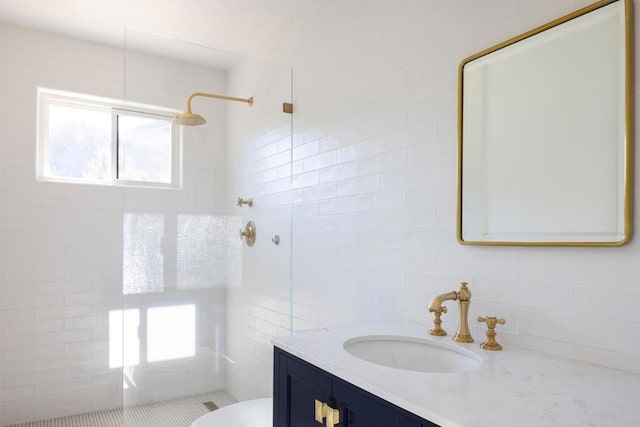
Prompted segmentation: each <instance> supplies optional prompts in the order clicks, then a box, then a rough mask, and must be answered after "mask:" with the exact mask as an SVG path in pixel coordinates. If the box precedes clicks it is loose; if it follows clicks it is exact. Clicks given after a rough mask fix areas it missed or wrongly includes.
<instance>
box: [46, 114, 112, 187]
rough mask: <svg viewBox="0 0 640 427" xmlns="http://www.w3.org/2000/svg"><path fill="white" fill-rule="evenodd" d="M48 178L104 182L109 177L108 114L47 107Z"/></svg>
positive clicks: (109, 122)
mask: <svg viewBox="0 0 640 427" xmlns="http://www.w3.org/2000/svg"><path fill="white" fill-rule="evenodd" d="M48 115H49V145H48V147H47V150H48V152H47V154H48V155H47V164H46V165H45V167H46V170H47V175H48V176H51V177H56V178H81V179H84V180H91V181H106V180H109V179H110V174H111V112H110V111H100V110H92V109H87V108H76V107H70V106H66V105H55V104H52V105H49V111H48Z"/></svg>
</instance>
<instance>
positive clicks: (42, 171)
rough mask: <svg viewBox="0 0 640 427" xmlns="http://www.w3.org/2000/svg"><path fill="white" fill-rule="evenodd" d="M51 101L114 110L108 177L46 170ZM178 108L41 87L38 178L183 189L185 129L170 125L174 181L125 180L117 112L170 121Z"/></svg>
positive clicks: (119, 185)
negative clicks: (54, 173) (68, 175)
mask: <svg viewBox="0 0 640 427" xmlns="http://www.w3.org/2000/svg"><path fill="white" fill-rule="evenodd" d="M49 105H67V106H72V107H82V108H86V109H94V110H98V111H104V112H109V113H110V114H111V126H112V128H111V171H110V177H109V179H107V180H104V181H100V180H91V179H81V178H62V177H53V176H50V174H49V171H47V170H46V168H47V165H48V164H49V162H48V150H49V117H48V111H49V108H48V107H49ZM177 113H179V111H177V110H173V109H169V108H163V107H156V106H151V105H145V104H132V103H127V104H126V106H125V105H124V104H123V102H122V101H118V100H115V99H109V98H101V97H96V96H91V95H85V94H78V93H72V92H64V91H58V90H52V89H44V88H38V126H37V127H38V134H37V138H36V140H37V155H36V163H37V164H36V174H37V180H38V181H43V182H59V183H60V182H61V183H71V184H90V185H103V186H116V187H144V188H158V189H173V190H179V189H182V158H183V156H182V131H181V127H180V126H176V125H173V124H172V125H171V182H170V183H162V182H151V181H136V180H125V179H120V178H118V116H120V115H129V116H138V117H146V118H153V119H158V120H166V121H168V122H171V120H172V119H173V117H174V116H175V114H177Z"/></svg>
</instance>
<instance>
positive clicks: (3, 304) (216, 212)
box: [0, 23, 239, 425]
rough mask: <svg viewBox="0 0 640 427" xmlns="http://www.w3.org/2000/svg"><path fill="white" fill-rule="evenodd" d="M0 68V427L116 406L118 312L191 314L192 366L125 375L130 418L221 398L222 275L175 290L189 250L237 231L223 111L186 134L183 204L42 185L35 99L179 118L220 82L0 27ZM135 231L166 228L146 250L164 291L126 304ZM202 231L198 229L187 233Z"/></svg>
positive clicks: (178, 195)
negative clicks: (151, 225)
mask: <svg viewBox="0 0 640 427" xmlns="http://www.w3.org/2000/svg"><path fill="white" fill-rule="evenodd" d="M0 57H1V61H0V94H1V95H0V378H1V380H0V425H5V424H10V423H17V422H22V421H28V420H34V419H43V418H50V417H54V416H60V415H66V414H73V413H82V412H88V411H92V410H96V409H103V408H114V407H120V406H121V405H122V403H123V391H122V370H121V369H117V368H113V369H112V368H110V367H109V333H110V324H109V313H110V312H111V311H116V312H118V310H121V309H122V308H123V304H124V306H125V308H127V309H133V310H139V313H140V314H141V317H142V316H144V314H145V313H146V310H147V308H149V307H171V306H174V305H186V304H194V305H195V309H196V310H197V315H196V319H195V320H196V327H197V331H196V337H197V341H198V344H197V348H196V355H195V357H192V358H188V359H184V360H179V361H165V362H160V363H155V364H153V363H144V358H143V363H142V364H140V365H138V366H136V367H135V368H134V370H133V371H131V370H129V375H128V376H127V386H128V388H127V390H126V392H125V396H124V399H125V403H126V404H127V405H129V404H133V403H137V402H140V401H149V400H159V399H166V398H172V397H177V396H180V395H183V394H194V393H198V392H202V391H207V390H211V389H212V388H214V387H216V385H218V386H220V385H223V381H224V373H223V371H224V366H223V365H221V363H222V362H220V361H219V360H216V354H215V353H216V351H220V350H222V349H221V348H219V345H221V346H224V339H225V337H224V331H225V325H224V319H225V316H226V313H225V305H226V289H225V288H226V278H225V275H226V272H225V273H221V274H218V275H217V276H216V275H213V276H215V277H213V278H212V279H211V280H210V281H209V282H207V281H203V280H202V278H203V277H205V276H206V274H207V273H209V272H211V269H212V268H216V267H219V266H215V267H211V264H206V263H205V262H206V261H212V260H204V261H203V260H198V261H199V263H196V265H194V266H193V270H191V271H190V272H189V273H188V274H187V275H188V276H189V281H179V280H178V279H177V277H178V275H179V273H178V272H177V270H179V269H180V268H181V266H180V265H176V264H179V262H178V261H176V259H177V258H179V256H180V254H181V253H183V252H184V251H187V250H188V248H189V245H190V244H193V245H194V246H195V245H197V244H202V243H203V242H204V243H205V244H208V247H213V246H215V245H214V244H213V243H215V239H214V238H213V236H211V235H208V234H207V232H206V231H208V230H212V229H215V228H216V226H220V224H222V227H223V228H224V226H225V225H224V224H226V223H234V228H235V224H236V223H238V222H239V221H237V220H235V219H233V218H231V217H228V216H226V215H225V207H227V206H229V201H228V200H227V194H226V191H225V190H226V164H225V156H226V153H225V141H224V136H225V133H226V117H225V114H226V109H225V108H224V107H223V106H221V105H217V104H215V103H210V104H206V103H203V104H202V105H201V106H200V105H199V106H198V108H199V110H201V111H202V112H203V113H204V114H205V115H207V117H208V119H209V122H210V123H212V125H211V126H207V127H205V128H203V129H200V130H193V131H189V133H187V134H186V139H188V140H189V142H190V143H189V144H185V147H184V161H185V172H184V190H183V191H180V192H177V191H164V190H148V189H127V190H123V189H121V188H110V187H99V186H90V185H89V186H87V185H70V184H53V183H39V182H36V180H35V149H36V144H35V137H36V120H35V119H36V112H37V109H36V93H37V92H36V90H37V87H38V86H42V87H47V88H52V89H59V90H67V91H74V92H80V93H86V94H91V95H97V96H103V97H109V98H114V99H123V97H124V96H126V99H128V100H131V101H136V102H142V103H147V104H152V105H159V106H164V107H170V108H174V109H177V110H181V109H182V108H184V102H185V100H186V96H187V95H188V94H189V93H190V92H193V91H196V90H210V91H216V92H225V91H226V73H225V72H222V71H218V70H213V69H210V68H205V67H196V66H192V65H187V64H181V63H177V62H174V61H170V60H166V59H160V58H154V57H150V56H145V55H140V54H136V53H133V52H130V51H129V52H127V53H126V61H125V51H123V50H122V49H117V48H111V47H107V46H102V45H97V44H94V43H88V42H83V41H78V40H74V39H69V38H65V37H61V36H54V35H50V34H45V33H41V32H36V31H32V30H28V29H25V28H21V27H16V26H12V25H8V24H2V23H0ZM125 73H126V76H125ZM125 77H126V78H125ZM136 218H156V219H158V218H159V221H160V223H162V224H163V226H164V228H165V231H164V236H163V239H162V242H160V243H159V244H158V245H157V246H155V247H153V248H149V250H150V251H151V252H153V251H156V252H155V253H154V254H153V255H158V257H159V258H161V259H162V260H163V272H161V273H163V274H164V280H163V281H161V282H157V283H154V284H153V285H154V288H153V289H154V292H151V293H144V294H137V295H127V296H125V297H123V296H122V292H123V289H122V268H123V245H124V247H127V245H126V242H127V240H132V241H138V240H139V239H142V238H144V237H145V236H146V235H147V234H145V233H146V231H145V230H142V229H135V228H134V229H133V230H132V232H130V233H128V234H124V235H123V225H126V224H129V225H131V224H133V225H135V224H138V223H139V222H136ZM181 224H183V226H182V228H181ZM184 224H187V225H184ZM194 224H195V225H196V226H197V225H198V224H201V228H200V230H199V231H196V233H192V234H189V233H187V231H188V230H193V226H194ZM189 227H191V228H189ZM202 230H205V231H204V232H203V231H202ZM203 236H204V237H203ZM234 241H235V240H234ZM216 250H220V248H219V247H216ZM181 251H182V252H181ZM183 254H184V253H183ZM129 255H130V254H127V256H129ZM187 255H188V253H187ZM194 259H196V260H197V257H195V258H194ZM194 262H195V261H194ZM183 264H184V263H183ZM205 264H206V267H205ZM182 267H184V265H182ZM203 268H205V270H204V271H203V270H202V269H203ZM206 268H209V270H206ZM225 268H226V267H225ZM183 276H184V274H183ZM111 326H113V325H111ZM143 326H144V325H143ZM141 335H142V334H141ZM141 339H142V341H141V343H140V347H141V351H142V354H144V345H145V342H144V337H141ZM133 350H134V349H132V348H125V351H126V352H130V351H133Z"/></svg>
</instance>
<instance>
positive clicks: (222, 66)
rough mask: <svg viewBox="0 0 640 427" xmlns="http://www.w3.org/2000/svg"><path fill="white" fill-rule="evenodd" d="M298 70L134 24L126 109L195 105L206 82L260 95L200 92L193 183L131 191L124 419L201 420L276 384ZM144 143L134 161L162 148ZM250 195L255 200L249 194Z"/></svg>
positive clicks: (192, 130)
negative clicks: (289, 105) (286, 109)
mask: <svg viewBox="0 0 640 427" xmlns="http://www.w3.org/2000/svg"><path fill="white" fill-rule="evenodd" d="M141 52H145V53H141ZM150 52H151V53H150ZM290 79H291V71H290V68H288V67H283V66H279V65H274V64H269V63H266V62H264V61H260V60H256V59H252V58H242V57H238V56H236V55H230V54H228V53H225V52H221V51H218V50H215V49H211V48H207V47H203V46H198V45H194V44H191V43H185V42H181V41H176V40H173V39H168V38H164V37H160V36H157V35H152V34H148V33H144V32H141V31H138V30H134V29H130V28H128V29H127V30H126V32H125V66H124V101H125V107H124V109H125V110H135V111H137V110H139V109H141V108H142V109H144V108H145V107H146V106H155V107H163V108H166V109H167V111H166V113H167V114H175V113H178V112H183V111H184V109H185V104H186V100H187V97H188V95H189V94H190V93H193V92H199V91H205V92H214V93H219V94H225V95H231V96H238V97H242V98H244V97H249V96H253V97H255V99H256V101H255V104H254V105H253V106H252V107H249V106H247V105H246V104H240V103H233V102H228V101H221V100H216V99H203V98H195V99H194V100H193V105H192V106H193V110H194V112H197V113H198V114H201V115H203V116H204V117H205V118H206V120H207V122H208V123H207V124H206V125H204V126H199V127H180V129H179V132H180V135H181V138H182V147H181V149H180V150H179V152H180V153H181V154H182V160H183V168H182V171H181V175H182V182H181V183H180V189H157V188H142V187H141V188H129V189H126V190H125V192H124V202H123V206H124V209H123V260H122V265H123V274H122V284H123V305H122V310H121V312H120V313H116V314H114V316H117V317H118V318H119V319H120V324H119V326H120V327H119V333H118V334H114V337H113V340H119V341H120V348H121V349H122V351H121V354H120V357H115V356H114V361H113V364H114V365H117V364H118V363H119V364H120V366H121V369H122V370H123V383H122V385H123V389H124V390H123V426H127V427H134V426H135V427H140V426H154V427H160V426H164V425H167V426H172V427H176V426H182V425H184V426H189V425H190V423H191V422H193V421H194V420H195V419H197V418H198V417H200V416H202V415H204V414H206V413H208V412H209V411H210V410H211V409H213V408H215V407H221V406H225V405H228V404H230V403H233V402H235V401H241V400H246V399H252V398H259V397H268V396H270V395H271V369H272V363H271V357H272V356H271V353H272V352H271V344H270V339H271V337H272V336H276V335H282V334H288V333H290V331H291V301H290V298H291V280H290V279H291V270H290V267H291V167H292V164H291V129H292V125H291V120H292V118H291V115H288V114H284V113H282V109H281V107H282V102H289V101H290V99H291V81H290ZM138 131H140V133H136V134H135V135H134V136H135V138H139V137H141V135H143V133H142V130H138ZM132 145H133V144H132ZM142 147H144V149H143V150H140V151H139V152H136V151H135V148H131V149H130V155H129V157H125V160H127V161H130V163H129V165H131V164H133V165H134V166H135V161H136V160H137V159H136V155H137V156H139V157H141V158H142V159H143V160H144V159H146V158H149V157H153V156H155V155H156V154H154V153H149V152H148V151H147V149H148V145H147V146H145V145H144V144H143V145H142ZM125 149H126V147H125ZM124 154H125V155H126V154H128V153H126V152H125V153H124ZM143 154H144V155H143ZM129 159H130V160H129ZM282 159H284V160H282ZM129 165H127V166H129ZM271 178H273V179H271ZM270 179H271V180H270ZM238 196H241V197H243V198H249V197H252V198H253V199H254V206H253V207H248V206H246V205H245V206H243V207H238V206H236V199H237V197H238ZM247 221H253V222H254V223H255V224H256V227H257V239H256V244H255V246H253V247H251V248H249V247H247V246H246V245H245V244H244V243H243V242H242V241H241V240H240V238H239V235H238V234H239V233H238V229H240V228H244V225H245V223H246V222H247ZM276 235H279V237H280V242H281V243H280V244H279V245H276V244H275V243H273V241H272V238H274V237H275V236H276ZM117 323H118V322H117V321H114V327H115V326H116V324H117ZM113 347H114V348H116V347H117V346H116V345H113ZM115 359H119V360H115ZM110 362H111V361H110Z"/></svg>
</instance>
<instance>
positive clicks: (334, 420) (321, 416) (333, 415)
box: [314, 399, 340, 427]
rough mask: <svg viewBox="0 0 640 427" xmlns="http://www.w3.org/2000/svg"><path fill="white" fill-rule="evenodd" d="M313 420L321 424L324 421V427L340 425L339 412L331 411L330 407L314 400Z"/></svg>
mask: <svg viewBox="0 0 640 427" xmlns="http://www.w3.org/2000/svg"><path fill="white" fill-rule="evenodd" d="M314 404H315V411H314V412H315V420H316V422H318V423H320V424H322V421H323V420H325V421H326V424H325V425H326V427H335V426H336V425H338V424H340V411H338V410H337V409H333V408H332V407H331V406H329V405H328V404H326V403H324V402H320V401H319V400H318V399H315V402H314Z"/></svg>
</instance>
